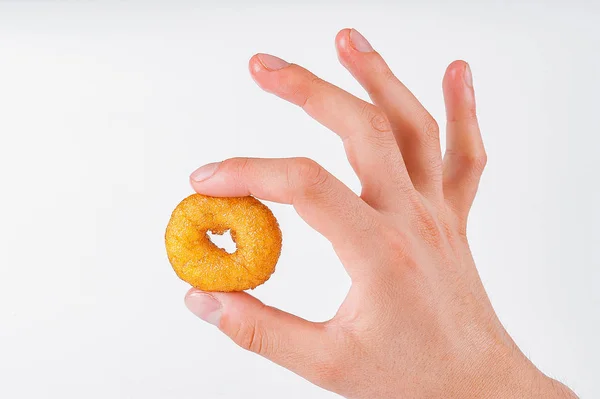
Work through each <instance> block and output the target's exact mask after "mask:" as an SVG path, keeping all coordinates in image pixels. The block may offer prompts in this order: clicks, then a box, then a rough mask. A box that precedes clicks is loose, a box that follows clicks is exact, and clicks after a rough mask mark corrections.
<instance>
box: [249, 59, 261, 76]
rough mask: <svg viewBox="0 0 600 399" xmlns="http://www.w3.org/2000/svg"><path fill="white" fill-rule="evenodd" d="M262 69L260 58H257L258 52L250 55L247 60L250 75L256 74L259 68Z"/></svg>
mask: <svg viewBox="0 0 600 399" xmlns="http://www.w3.org/2000/svg"><path fill="white" fill-rule="evenodd" d="M263 69H264V66H263V64H262V63H261V62H260V59H259V58H258V54H254V55H253V56H252V57H250V60H248V70H249V71H250V74H251V75H253V76H254V75H256V73H258V72H260V71H261V70H263Z"/></svg>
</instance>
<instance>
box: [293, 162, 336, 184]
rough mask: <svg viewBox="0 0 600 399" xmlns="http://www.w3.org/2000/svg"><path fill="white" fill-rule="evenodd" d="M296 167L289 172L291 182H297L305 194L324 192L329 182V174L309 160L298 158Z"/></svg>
mask: <svg viewBox="0 0 600 399" xmlns="http://www.w3.org/2000/svg"><path fill="white" fill-rule="evenodd" d="M294 166H295V167H294V168H293V169H292V170H290V171H289V174H290V175H291V176H290V177H289V180H290V181H291V182H297V186H299V187H300V188H301V189H302V190H303V191H305V192H314V191H323V190H324V189H325V187H326V186H327V185H328V182H329V173H327V171H325V169H323V168H322V167H321V165H319V164H318V163H316V162H315V161H313V160H312V159H309V158H296V160H295V165H294Z"/></svg>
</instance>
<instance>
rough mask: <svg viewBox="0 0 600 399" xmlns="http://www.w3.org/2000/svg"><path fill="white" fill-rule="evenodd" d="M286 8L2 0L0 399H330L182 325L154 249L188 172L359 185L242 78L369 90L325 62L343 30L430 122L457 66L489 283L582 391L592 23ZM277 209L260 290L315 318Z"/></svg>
mask: <svg viewBox="0 0 600 399" xmlns="http://www.w3.org/2000/svg"><path fill="white" fill-rule="evenodd" d="M302 3H303V4H304V5H302V6H294V5H282V4H279V5H278V6H273V5H269V3H268V2H265V3H262V4H258V5H256V4H255V5H252V6H250V5H249V4H247V5H244V6H241V5H238V4H237V3H233V2H230V3H228V5H224V3H221V5H220V6H219V7H217V6H214V5H209V4H203V3H201V2H191V1H190V2H167V1H165V2H163V3H162V4H161V3H152V4H150V3H147V2H146V3H142V2H139V3H127V4H119V3H117V2H114V3H109V2H105V3H103V4H99V3H91V2H85V3H83V4H77V3H74V2H60V3H53V2H16V1H15V2H2V3H0V137H1V141H0V184H1V186H0V187H1V189H0V190H1V195H0V204H1V206H0V397H3V398H11V399H12V398H34V397H35V398H65V399H68V398H144V399H150V398H182V399H183V398H208V399H213V398H215V399H217V398H243V397H248V398H291V399H293V398H333V397H335V395H333V394H330V393H327V392H324V391H321V390H320V389H318V388H315V387H312V386H311V385H309V384H308V383H307V382H305V381H304V380H302V379H301V378H299V377H297V376H295V375H294V374H292V373H290V372H288V371H286V370H284V369H282V368H280V367H278V366H275V365H272V364H270V363H269V362H268V361H266V360H264V359H262V358H259V357H257V356H254V355H252V354H250V353H245V352H244V351H242V350H241V349H239V348H237V347H236V346H235V345H234V344H232V343H231V342H230V341H229V340H228V339H227V338H226V337H225V336H223V335H222V334H220V333H219V332H218V331H217V330H216V329H214V328H213V327H211V326H209V325H207V324H204V323H203V322H201V321H200V320H198V319H196V318H195V317H194V316H193V315H191V314H190V313H188V311H187V310H186V309H185V307H184V305H183V295H184V293H185V292H186V290H187V288H188V286H187V285H186V284H185V283H183V282H182V281H180V280H178V279H177V277H176V276H175V274H174V273H173V271H172V269H171V267H170V265H169V264H168V262H167V259H166V254H165V250H164V244H163V234H164V228H165V226H166V223H167V221H168V219H169V216H170V212H171V210H172V209H173V207H174V206H175V205H176V204H177V203H178V202H179V200H181V199H182V198H183V197H184V196H186V195H187V194H189V193H191V189H190V187H189V186H188V175H189V173H190V172H191V171H193V170H194V169H195V168H196V167H198V166H200V165H202V164H204V163H207V162H211V161H216V160H221V159H224V158H228V157H231V156H240V155H245V156H260V157H285V156H308V157H311V158H313V159H315V160H317V161H319V162H320V163H321V164H322V165H324V166H325V167H326V168H327V169H329V170H330V171H331V172H333V173H334V174H335V175H337V176H338V177H339V178H340V179H342V180H343V181H345V182H346V183H347V184H349V185H350V186H351V187H352V188H353V189H355V190H358V184H357V179H356V178H355V176H354V175H353V174H352V171H351V169H350V167H349V166H348V164H347V163H346V160H345V157H344V153H343V149H342V146H341V144H340V142H339V140H338V138H337V137H336V136H335V135H334V134H333V133H331V132H328V131H327V130H326V129H324V128H323V127H321V126H319V125H317V123H315V122H313V121H312V120H310V119H309V118H308V117H307V116H306V115H304V114H303V113H302V112H301V111H300V110H298V109H296V108H295V107H294V106H292V105H290V104H287V103H285V102H284V101H282V100H279V99H277V98H275V97H272V96H270V95H268V94H266V93H263V92H261V91H260V89H259V88H257V87H256V86H255V84H254V83H253V82H252V80H251V78H250V76H249V74H248V73H247V60H248V59H249V58H250V56H251V55H252V54H253V53H255V52H269V53H273V54H276V55H279V56H281V57H283V58H285V59H286V60H288V61H291V62H295V63H299V64H301V65H304V66H306V67H308V68H310V69H312V70H313V71H314V72H315V73H317V74H319V75H320V76H321V77H323V78H325V79H328V80H330V81H332V82H334V83H336V84H338V85H341V86H343V87H344V88H346V89H347V90H349V91H351V92H353V93H356V94H358V95H360V96H363V97H364V95H363V93H362V91H361V90H360V89H359V86H358V85H357V84H356V83H355V82H354V81H353V80H352V79H351V77H350V75H349V74H348V73H347V72H346V71H345V70H344V69H343V68H342V67H341V66H340V65H339V64H338V62H337V60H336V55H335V51H334V46H333V38H334V36H335V34H336V32H337V31H338V30H339V29H341V28H344V27H355V28H357V29H359V30H360V31H361V32H362V33H363V34H364V35H365V36H366V37H367V38H368V39H369V40H370V41H371V43H372V44H373V46H374V47H375V48H376V49H378V50H379V51H380V52H381V53H382V54H383V55H384V56H385V57H386V59H387V60H388V62H389V63H390V64H391V66H392V68H393V69H394V70H395V71H396V73H397V75H398V76H399V77H400V79H402V80H403V81H404V82H405V83H406V84H407V85H408V86H409V87H410V88H411V89H412V90H413V91H414V92H415V93H416V94H417V96H418V97H419V98H420V99H421V100H422V102H423V103H424V104H425V105H426V106H427V107H428V109H429V110H430V111H431V112H432V114H433V115H434V116H435V117H436V118H437V119H438V120H439V121H441V122H442V125H443V118H444V114H443V102H442V96H441V78H442V75H443V72H444V69H445V67H446V65H447V64H448V63H450V62H451V61H452V60H454V59H458V58H462V59H466V60H467V61H469V62H470V64H471V67H472V69H473V74H474V79H475V87H476V92H477V96H478V104H479V110H480V112H479V114H480V119H481V125H482V129H483V134H484V138H485V143H486V146H487V149H488V153H489V166H488V169H487V171H486V173H485V175H484V178H483V183H482V186H481V191H480V194H479V196H478V199H477V201H476V205H475V208H474V210H473V213H472V216H471V224H470V239H471V242H472V246H473V250H474V254H475V257H476V261H477V264H478V267H479V270H480V272H481V275H482V278H483V281H484V284H485V286H486V288H487V290H488V292H489V295H490V297H491V299H492V302H493V304H494V306H495V308H496V310H497V312H498V314H499V316H500V318H501V320H502V321H503V322H504V324H505V325H506V327H507V329H508V330H509V332H510V333H511V334H512V335H513V337H514V338H515V340H516V341H517V343H518V344H519V345H520V347H521V348H522V350H523V351H524V352H525V353H526V354H527V355H528V356H529V357H530V358H531V359H532V360H533V361H534V363H536V364H537V365H538V366H539V367H540V368H541V369H542V370H543V371H544V372H546V373H548V374H549V375H551V376H554V377H556V378H558V379H560V380H562V381H564V382H565V383H567V384H569V385H570V386H571V387H572V388H573V389H574V390H575V391H577V392H578V393H579V394H580V395H581V396H583V397H586V398H593V397H600V388H599V386H598V381H597V377H598V375H600V366H599V364H600V363H599V360H598V359H599V358H600V344H599V341H598V338H599V336H600V331H599V326H600V311H599V308H600V289H598V285H599V284H600V256H599V250H598V248H599V247H600V234H599V233H598V227H597V226H598V224H599V223H600V212H599V211H598V209H599V208H598V204H599V203H600V188H599V181H600V179H599V177H598V176H599V173H600V169H599V167H598V162H597V157H598V154H599V153H598V147H599V146H600V138H599V137H600V131H599V129H598V105H599V101H598V93H599V92H600V78H599V75H598V71H599V70H600V58H599V56H598V49H599V48H600V46H599V44H600V24H599V20H600V10H599V7H598V6H597V5H596V6H590V5H588V6H586V5H585V3H583V2H576V1H569V2H563V5H560V3H558V2H555V3H552V2H547V5H546V6H532V5H519V6H517V5H508V4H505V5H504V6H494V7H491V6H485V7H484V6H483V5H479V6H476V5H472V4H470V3H471V2H467V1H462V2H448V3H452V5H449V4H444V3H442V2H439V4H434V3H430V4H427V5H425V3H423V2H419V3H418V2H416V1H414V2H404V3H401V2H396V5H388V4H386V3H385V2H375V1H370V2H368V3H369V4H368V5H362V6H360V5H353V4H349V3H348V2H341V1H340V2H327V1H321V2H315V3H314V4H313V3H311V2H302ZM472 3H475V2H472ZM416 4H420V5H416ZM272 209H273V210H274V212H275V214H276V216H277V217H278V218H279V220H280V223H281V225H282V229H283V233H284V248H283V253H282V256H281V259H280V262H279V266H278V271H277V272H276V274H275V275H274V276H273V278H272V279H271V280H270V281H269V282H268V283H267V284H266V285H264V286H262V287H260V288H258V289H257V290H255V294H256V295H257V296H258V297H260V298H261V299H262V300H264V301H265V302H267V303H269V304H271V305H275V306H278V307H281V308H283V309H285V310H287V311H291V312H294V313H297V314H299V315H301V316H303V317H306V318H309V319H312V320H325V319H327V318H329V317H331V316H332V315H333V314H334V312H335V310H336V308H337V306H338V305H339V303H340V302H341V301H342V299H343V298H344V295H345V293H346V290H347V289H348V286H349V280H348V278H347V276H346V275H345V273H344V270H343V268H342V266H341V265H340V263H339V261H338V260H337V258H336V257H335V255H334V253H333V251H332V250H331V248H330V245H329V244H328V242H326V241H325V240H324V239H323V238H322V237H320V236H319V235H317V234H316V233H315V232H313V231H311V229H310V228H309V227H307V226H306V225H305V224H304V223H303V222H302V221H301V220H300V218H299V217H297V215H296V214H295V213H294V211H293V210H292V209H291V208H288V207H285V206H281V205H272ZM315 276H318V278H315ZM594 377H596V378H594Z"/></svg>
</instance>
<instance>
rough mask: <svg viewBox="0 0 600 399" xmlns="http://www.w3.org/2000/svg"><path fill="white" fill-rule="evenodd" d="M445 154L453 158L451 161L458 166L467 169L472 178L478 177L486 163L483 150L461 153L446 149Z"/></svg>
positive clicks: (485, 155) (486, 159)
mask: <svg viewBox="0 0 600 399" xmlns="http://www.w3.org/2000/svg"><path fill="white" fill-rule="evenodd" d="M446 152H447V154H448V155H449V156H451V157H452V158H453V162H454V163H455V164H456V165H458V168H459V169H460V170H463V171H467V173H469V174H470V175H471V176H472V177H473V178H479V176H481V174H482V173H483V170H484V169H485V166H486V165H487V161H488V158H487V154H486V153H485V150H482V151H478V152H474V153H471V154H463V153H458V152H454V151H449V150H446Z"/></svg>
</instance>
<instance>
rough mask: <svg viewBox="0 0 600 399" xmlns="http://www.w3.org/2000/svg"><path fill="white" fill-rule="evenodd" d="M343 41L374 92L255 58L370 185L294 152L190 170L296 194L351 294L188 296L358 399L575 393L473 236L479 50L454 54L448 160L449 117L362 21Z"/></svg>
mask: <svg viewBox="0 0 600 399" xmlns="http://www.w3.org/2000/svg"><path fill="white" fill-rule="evenodd" d="M336 45H337V50H338V55H339V59H340V61H341V63H342V64H343V65H344V66H345V67H346V68H347V69H348V70H349V71H350V72H351V73H352V75H354V77H355V78H356V80H357V81H358V82H360V84H361V85H362V86H363V87H364V88H365V89H366V91H367V92H368V93H369V95H370V97H371V99H372V101H373V104H371V103H368V102H365V101H363V100H360V99H358V98H356V97H354V96H352V95H350V94H349V93H347V92H345V91H343V90H342V89H340V88H338V87H336V86H334V85H332V84H330V83H327V82H325V81H323V80H321V79H319V78H318V77H316V76H315V75H313V74H312V73H311V72H309V71H307V70H306V69H304V68H302V67H300V66H298V65H294V64H288V63H287V62H285V61H283V60H281V59H279V58H276V57H273V56H270V55H266V54H259V55H256V56H254V57H253V58H252V59H251V60H250V71H251V73H252V77H253V78H254V79H255V81H256V82H257V83H258V85H259V86H260V87H262V88H263V89H264V90H267V91H269V92H271V93H274V94H275V95H277V96H279V97H281V98H283V99H285V100H288V101H290V102H292V103H294V104H296V105H298V106H300V107H301V108H302V109H304V111H306V112H307V113H308V114H309V115H310V116H312V117H313V118H315V119H316V120H317V121H319V122H320V123H322V124H323V125H325V126H327V127H328V128H329V129H331V130H332V131H334V132H335V133H337V134H338V135H339V136H340V137H341V139H342V142H343V144H344V147H345V149H346V153H347V155H348V160H349V162H350V163H351V165H352V167H353V168H354V170H355V172H356V174H357V175H358V177H359V179H360V181H361V184H362V193H361V195H360V196H358V195H356V194H355V193H353V192H352V191H351V190H350V189H349V188H347V187H346V186H345V185H344V184H342V183H341V182H340V181H339V180H337V179H336V178H335V177H334V176H332V175H331V174H329V173H328V172H327V171H325V170H324V169H323V168H321V166H319V165H318V164H316V163H315V162H314V161H311V160H309V159H298V158H295V159H248V158H236V159H229V160H226V161H224V162H222V163H220V164H219V165H214V164H212V165H208V166H206V167H204V168H200V169H199V170H198V171H196V172H194V174H192V176H191V182H192V185H193V187H194V189H195V190H196V191H197V192H199V193H202V194H206V195H211V196H220V197H229V196H245V195H253V196H255V197H257V198H261V199H265V200H268V201H275V202H280V203H286V204H292V205H293V206H294V207H295V209H296V210H297V211H298V213H299V214H300V216H301V217H302V218H303V219H305V220H306V222H308V223H309V224H310V225H311V226H312V227H313V228H314V229H315V230H317V231H318V232H320V233H321V234H323V235H324V236H325V237H326V238H327V239H329V240H330V241H331V243H332V244H333V246H334V248H335V251H336V253H337V254H338V256H339V257H340V259H341V261H342V263H343V264H344V266H345V267H346V269H347V271H348V273H349V275H350V277H351V278H352V287H351V289H350V292H349V294H348V296H347V298H346V300H345V301H344V303H343V304H342V306H341V307H340V309H339V311H338V313H337V314H336V316H335V317H334V318H333V319H331V320H329V321H327V322H325V323H311V322H308V321H306V320H303V319H300V318H298V317H296V316H293V315H290V314H287V313H284V312H282V311H280V310H277V309H274V308H272V307H268V306H265V305H263V304H262V303H261V302H259V301H258V300H257V299H255V298H253V297H252V296H250V295H248V294H246V293H227V294H226V293H211V294H207V293H203V292H200V291H198V290H195V289H192V290H190V291H189V292H188V294H187V296H186V304H187V306H188V307H189V308H190V309H191V310H192V311H193V312H194V313H195V314H196V315H198V316H199V317H201V318H202V319H204V320H206V321H209V322H211V323H213V324H215V325H216V326H217V327H219V328H220V329H221V330H222V331H223V332H224V333H225V334H227V335H228V336H230V337H231V338H232V339H233V340H234V341H235V342H236V343H237V344H239V345H240V346H242V347H243V348H245V349H248V350H251V351H253V352H256V353H258V354H260V355H262V356H265V357H267V358H269V359H271V360H272V361H274V362H276V363H278V364H280V365H282V366H284V367H286V368H288V369H290V370H292V371H294V372H296V373H297V374H299V375H301V376H303V377H304V378H306V379H308V380H309V381H312V382H313V383H315V384H317V385H320V386H321V387H323V388H325V389H328V390H331V391H334V392H337V393H339V394H341V395H344V396H346V397H348V398H364V399H375V398H386V399H387V398H554V397H556V398H570V397H575V395H574V394H573V393H572V392H571V391H570V390H569V389H568V388H566V387H565V386H563V385H561V384H560V383H558V382H556V381H554V380H552V379H550V378H548V377H546V376H544V375H543V374H542V373H541V372H540V371H539V370H537V369H536V367H535V366H534V365H533V364H532V363H531V362H529V361H528V359H527V358H526V357H525V356H524V355H523V354H522V353H521V352H520V351H519V349H518V348H517V347H516V345H515V344H514V342H513V341H512V340H511V338H510V336H509V335H508V334H507V332H506V331H505V329H504V328H503V327H502V325H501V324H500V322H499V320H498V318H497V317H496V315H495V313H494V310H493V309H492V306H491V304H490V302H489V300H488V297H487V295H486V293H485V290H484V288H483V286H482V284H481V281H480V279H479V276H478V273H477V269H476V267H475V264H474V262H473V258H472V256H471V253H470V250H469V245H468V242H467V238H466V226H467V216H468V213H469V209H470V207H471V204H472V202H473V199H474V197H475V193H476V191H477V186H478V183H479V178H480V176H481V173H482V172H483V168H484V166H485V164H486V154H485V151H484V147H483V143H482V140H481V135H480V132H479V127H478V123H477V118H476V114H475V97H474V92H473V84H472V78H471V71H470V69H469V66H468V64H466V63H465V62H462V61H455V62H453V63H452V64H450V66H449V67H448V69H447V71H446V75H445V77H444V81H443V89H444V98H445V102H446V111H447V121H446V123H447V124H446V129H447V142H446V153H445V155H444V157H443V158H442V155H441V150H440V141H439V132H438V124H437V123H436V121H435V120H434V119H433V118H432V117H431V115H430V114H429V113H428V112H427V111H426V110H425V108H423V106H422V105H421V104H420V103H419V101H418V100H417V99H416V98H415V97H414V96H413V94H412V93H411V92H410V91H409V90H408V89H407V88H406V87H405V86H404V85H403V84H402V83H401V82H400V81H399V80H398V79H397V78H396V77H395V76H394V75H393V73H392V72H391V71H390V69H389V68H388V66H387V65H386V63H385V61H384V60H383V58H382V57H381V56H380V55H379V54H378V53H377V52H376V51H374V50H373V48H372V47H371V45H370V44H369V43H368V42H367V41H366V40H365V39H364V38H363V37H362V36H361V35H360V34H359V33H358V32H357V31H355V30H350V29H344V30H342V31H341V32H340V33H339V34H338V35H337V38H336ZM207 172H208V173H207Z"/></svg>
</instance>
